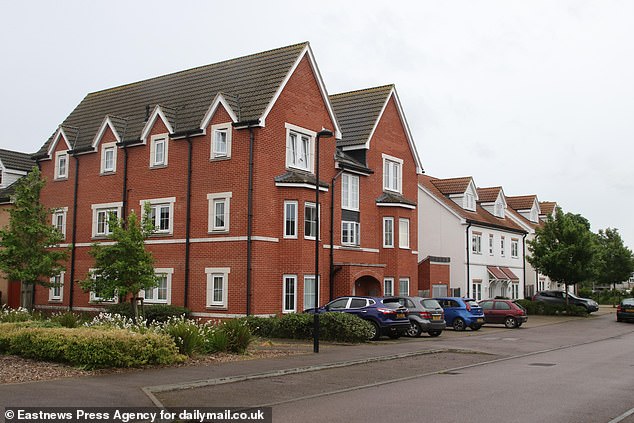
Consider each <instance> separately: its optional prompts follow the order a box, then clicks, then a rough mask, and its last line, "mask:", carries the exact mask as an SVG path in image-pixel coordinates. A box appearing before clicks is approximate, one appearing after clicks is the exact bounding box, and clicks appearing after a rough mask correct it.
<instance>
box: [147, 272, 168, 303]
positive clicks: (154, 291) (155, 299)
mask: <svg viewBox="0 0 634 423" xmlns="http://www.w3.org/2000/svg"><path fill="white" fill-rule="evenodd" d="M154 274H155V275H156V276H160V275H165V280H166V290H167V292H166V294H165V299H159V298H158V292H159V287H158V286H155V287H154V288H149V289H142V290H141V292H139V296H140V297H141V298H143V302H145V303H148V304H172V275H173V274H174V269H173V268H163V267H159V268H156V269H154ZM147 291H151V292H152V295H151V297H150V298H148V297H147Z"/></svg>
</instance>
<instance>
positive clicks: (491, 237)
mask: <svg viewBox="0 0 634 423" xmlns="http://www.w3.org/2000/svg"><path fill="white" fill-rule="evenodd" d="M494 245H495V242H494V238H493V234H489V255H490V256H492V255H493V246H494Z"/></svg>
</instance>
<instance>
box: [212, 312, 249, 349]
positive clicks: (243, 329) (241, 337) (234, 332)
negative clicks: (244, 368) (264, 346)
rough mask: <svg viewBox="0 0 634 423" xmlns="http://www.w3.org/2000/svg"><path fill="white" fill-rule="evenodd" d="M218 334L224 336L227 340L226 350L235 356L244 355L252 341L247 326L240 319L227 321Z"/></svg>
mask: <svg viewBox="0 0 634 423" xmlns="http://www.w3.org/2000/svg"><path fill="white" fill-rule="evenodd" d="M218 332H220V333H222V334H224V336H225V337H226V339H227V341H226V342H227V344H226V350H227V351H229V352H232V353H235V354H244V353H245V352H246V351H247V348H248V347H249V345H250V344H251V342H252V341H253V335H252V334H251V330H250V329H249V326H248V324H247V323H246V322H245V321H243V320H240V319H232V320H227V321H226V322H224V323H223V324H222V326H220V328H219V330H218ZM222 336H223V335H220V337H222Z"/></svg>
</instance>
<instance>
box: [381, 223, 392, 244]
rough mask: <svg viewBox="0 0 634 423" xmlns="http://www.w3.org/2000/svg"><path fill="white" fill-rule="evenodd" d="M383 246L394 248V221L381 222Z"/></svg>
mask: <svg viewBox="0 0 634 423" xmlns="http://www.w3.org/2000/svg"><path fill="white" fill-rule="evenodd" d="M383 245H385V246H386V247H393V246H394V220H393V219H385V220H383Z"/></svg>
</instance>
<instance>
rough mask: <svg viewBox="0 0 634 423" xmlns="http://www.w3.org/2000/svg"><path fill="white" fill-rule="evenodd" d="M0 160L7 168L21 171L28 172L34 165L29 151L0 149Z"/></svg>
mask: <svg viewBox="0 0 634 423" xmlns="http://www.w3.org/2000/svg"><path fill="white" fill-rule="evenodd" d="M0 161H1V162H2V164H3V165H4V167H6V168H7V169H15V170H19V171H22V172H28V171H30V170H31V169H32V168H33V166H35V162H34V161H33V159H32V158H31V154H30V153H20V152H19V151H11V150H4V149H0Z"/></svg>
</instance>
